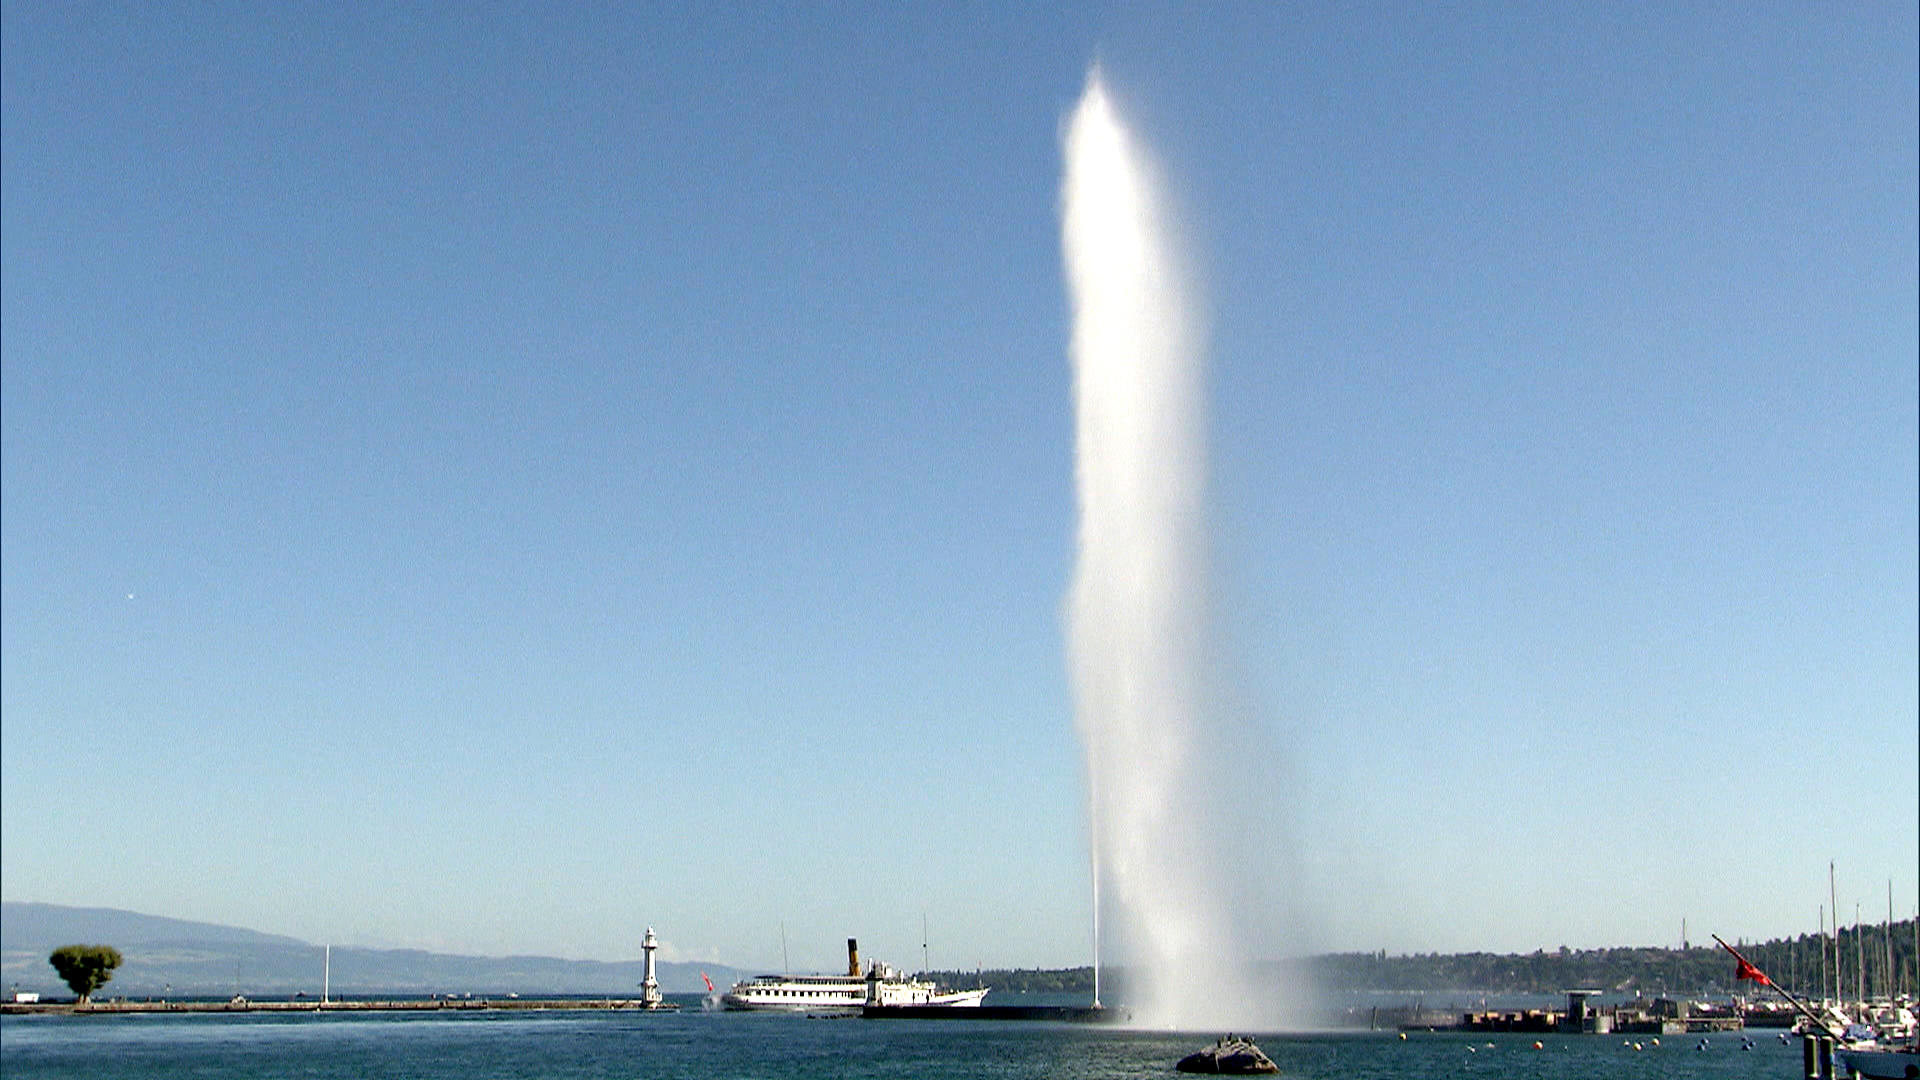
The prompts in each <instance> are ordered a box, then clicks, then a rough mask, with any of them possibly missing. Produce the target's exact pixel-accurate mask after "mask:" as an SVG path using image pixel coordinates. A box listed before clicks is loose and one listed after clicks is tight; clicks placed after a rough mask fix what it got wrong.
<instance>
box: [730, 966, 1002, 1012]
mask: <svg viewBox="0 0 1920 1080" xmlns="http://www.w3.org/2000/svg"><path fill="white" fill-rule="evenodd" d="M986 996H987V991H986V990H985V989H979V990H946V991H942V990H939V989H938V988H936V987H935V986H934V985H933V984H932V983H924V982H918V981H914V980H906V979H890V980H885V981H881V980H868V979H858V978H853V977H850V976H833V975H819V976H811V977H802V978H793V979H783V978H779V977H777V976H761V977H760V978H757V979H748V980H745V981H744V982H738V983H735V984H734V985H733V988H732V989H731V990H729V991H727V993H726V994H724V995H722V996H721V998H720V1004H721V1005H722V1006H723V1007H725V1008H728V1009H733V1010H737V1011H753V1012H797V1013H808V1014H812V1015H822V1014H835V1013H844V1014H852V1013H857V1012H859V1011H861V1010H862V1009H864V1008H866V1007H867V1006H868V1005H887V1006H894V1005H918V1006H925V1007H933V1008H949V1009H966V1008H977V1007H978V1006H979V1005H980V1001H981V999H982V998H985V997H986Z"/></svg>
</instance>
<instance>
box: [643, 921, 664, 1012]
mask: <svg viewBox="0 0 1920 1080" xmlns="http://www.w3.org/2000/svg"><path fill="white" fill-rule="evenodd" d="M659 947H660V939H658V938H656V937H654V936H653V927H651V926H649V927H647V936H646V938H645V939H644V940H642V941H641V942H640V948H641V949H643V950H645V951H646V954H647V964H646V971H647V975H646V978H644V979H641V980H640V1007H641V1008H643V1009H662V1008H666V1007H667V1002H666V999H665V998H663V997H661V996H660V980H659V979H656V978H654V975H653V951H654V950H655V949H658V948H659Z"/></svg>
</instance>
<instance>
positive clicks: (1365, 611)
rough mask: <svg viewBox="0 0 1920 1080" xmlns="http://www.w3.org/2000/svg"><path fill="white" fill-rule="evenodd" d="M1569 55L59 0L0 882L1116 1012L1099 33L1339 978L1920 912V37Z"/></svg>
mask: <svg viewBox="0 0 1920 1080" xmlns="http://www.w3.org/2000/svg"><path fill="white" fill-rule="evenodd" d="M1563 7H1564V6H1544V7H1543V6H1539V5H1512V6H1505V5H1463V6H1453V7H1448V6H1433V7H1420V6H1410V5H1339V6H1332V5H1310V6H1297V7H1294V6H1289V7H1280V6H1269V5H1260V4H1215V5H1174V4H1143V5H1071V4H1069V5H1050V6H1048V7H1047V10H1045V11H1033V10H1028V6H1026V5H1013V4H1004V5H1003V4H975V5H959V4H948V5H874V6H862V5H821V6H798V5H783V6H778V7H773V8H771V9H770V10H761V9H759V8H758V7H745V6H725V5H696V6H692V7H687V8H680V9H674V8H670V7H668V6H666V5H632V6H617V5H613V6H610V5H575V6H571V7H566V8H562V9H560V10H557V11H556V10H549V9H547V8H544V7H535V6H532V5H506V4H498V5H494V4H488V5H455V4H447V5H433V4H421V5H409V6H375V5H358V6H348V7H345V8H341V7H339V6H336V5H319V4H282V5H266V6H262V5H248V4H231V5H220V4H194V5H164V4H138V5H132V4H130V5H113V4H92V5H70V4H52V3H39V2H32V0H27V2H17V3H9V4H7V5H6V7H5V9H4V16H3V18H4V40H3V42H0V46H3V48H4V65H3V67H0V88H3V89H4V98H3V100H0V113H3V119H4V132H3V133H4V140H3V142H4V145H3V147H0V150H3V164H4V177H3V178H0V180H3V183H0V257H3V258H4V274H3V275H0V342H3V345H4V357H3V359H4V394H0V418H3V419H4V430H3V432H0V435H3V442H0V451H3V453H0V469H3V471H4V499H3V500H0V511H3V513H0V555H3V558H0V584H3V586H4V605H3V610H0V620H3V621H0V742H3V745H0V751H3V752H0V892H3V893H4V896H5V897H6V898H7V899H9V900H41V901H49V902H55V903H70V904H85V905H103V906H115V907H126V908H133V909H136V910H141V911H148V912H153V913H156V914H165V915H174V916H178V917H186V918H197V919H207V920H213V921H220V922H231V923H237V924H241V925H246V926H250V927H254V928H256V929H261V930H266V931H272V932H277V933H287V934H293V935H296V936H299V937H302V938H305V939H308V940H312V941H315V942H321V941H329V940H330V941H334V942H342V943H345V942H358V943H373V944H404V945H413V946H421V947H429V948H441V949H452V950H458V951H475V952H537V953H554V954H561V955H577V956H601V955H617V956H630V955H637V952H638V938H639V934H640V932H641V930H642V929H643V928H644V926H645V925H646V924H648V923H651V924H654V925H655V926H657V927H659V928H660V932H661V935H662V937H663V938H664V939H665V940H666V942H668V944H669V951H670V953H672V954H674V955H675V956H676V957H686V958H697V959H706V960H713V961H718V962H724V963H731V964H737V965H740V966H745V967H763V966H773V965H776V964H777V963H778V961H779V955H780V941H781V933H782V927H783V926H784V928H785V933H786V937H787V940H788V943H789V948H790V955H791V962H792V963H793V965H794V966H795V967H831V966H833V965H835V964H836V963H837V962H838V961H837V956H838V955H839V949H840V948H841V942H842V939H844V938H845V937H847V936H850V935H853V936H859V937H861V938H862V940H863V944H865V945H866V946H867V948H868V951H869V952H871V953H875V954H878V955H881V956H885V957H890V958H893V959H894V960H896V961H897V962H903V961H910V962H914V963H917V962H918V960H919V956H918V955H917V953H918V946H919V944H920V936H919V935H920V927H921V919H922V916H923V915H924V916H925V918H926V921H927V923H928V925H929V927H930V939H931V940H930V949H931V959H932V961H933V962H934V963H935V964H936V965H942V966H970V965H973V964H975V963H981V964H986V965H989V966H996V965H1023V966H1025V965H1064V964H1072V963H1079V962H1082V961H1083V959H1084V958H1085V956H1086V955H1087V952H1088V930H1087V925H1086V924H1087V912H1088V907H1089V900H1088V896H1087V854H1086V836H1085V823H1084V820H1083V810H1082V804H1083V791H1082V779H1081V774H1080V747H1079V745H1078V743H1077V741H1076V736H1075V734H1074V728H1073V724H1072V720H1071V712H1070V709H1071V706H1070V703H1069V700H1068V694H1067V690H1066V676H1065V662H1064V643H1063V636H1062V625H1061V604H1062V598H1063V595H1064V591H1065V588H1066V584H1067V580H1068V577H1069V574H1070V572H1071V567H1072V562H1073V536H1074V521H1073V515H1074V508H1073V485H1072V478H1073V472H1072V470H1073V462H1072V457H1071V455H1072V413H1071V409H1072V403H1071V397H1070V381H1069V369H1068V365H1067V359H1066V341H1067V334H1068V326H1067V317H1068V314H1067V312H1068V308H1067V302H1066V297H1065V291H1064V287H1063V284H1062V271H1061V268H1060V252H1059V235H1058V219H1057V212H1058V198H1059V196H1058V185H1059V173H1060V151H1059V142H1058V140H1059V132H1060V125H1061V123H1062V120H1063V118H1064V116H1065V114H1066V112H1067V110H1068V109H1069V108H1070V107H1071V105H1072V103H1073V101H1074V99H1075V98H1076V97H1077V95H1078V93H1079V91H1080V88H1081V86H1082V84H1083V82H1084V80H1085V77H1086V71H1087V67H1088V65H1089V63H1091V62H1092V61H1093V60H1094V59H1095V58H1098V59H1099V60H1100V62H1101V63H1102V65H1103V67H1104V70H1105V71H1106V73H1107V76H1108V78H1109V80H1110V82H1111V84H1112V85H1113V87H1114V89H1115V90H1116V91H1117V93H1118V94H1119V95H1120V97H1121V98H1122V99H1123V101H1124V102H1125V104H1126V107H1127V108H1128V110H1129V113H1130V115H1131V116H1132V118H1133V119H1134V121H1135V123H1136V125H1137V127H1138V128H1139V130H1140V133H1141V135H1142V136H1143V137H1144V138H1145V139H1146V140H1147V141H1148V142H1149V143H1150V144H1151V145H1152V146H1153V147H1154V148H1155V149H1156V151H1157V153H1158V155H1159V157H1160V159H1161V162H1162V165H1163V167H1164V169H1165V172H1166V173H1167V175H1168V177H1169V179H1170V182H1171V184H1172V188H1173V192H1174V195H1175V197H1176V199H1177V201H1178V203H1179V205H1180V206H1181V207H1182V208H1183V215H1182V226H1183V231H1184V233H1185V234H1186V236H1187V238H1188V240H1189V242H1190V245H1191V249H1192V253H1193V258H1194V261H1195V262H1196V263H1197V264H1198V265H1199V267H1200V268H1201V271H1202V274H1203V277H1204V279H1205V280H1204V286H1205V287H1204V293H1205V295H1206V297H1207V301H1206V312H1205V315H1206V319H1207V322H1208V324H1209V325H1210V328H1211V348H1210V350H1209V354H1208V363H1209V376H1210V385H1211V387H1212V393H1213V412H1212V417H1211V425H1212V455H1213V456H1212V468H1213V473H1214V477H1215V484H1214V491H1213V494H1212V501H1213V506H1214V515H1213V516H1214V521H1215V529H1214V542H1215V544H1216V545H1217V548H1218V554H1219V559H1218V562H1219V580H1218V582H1217V587H1218V591H1219V592H1220V594H1221V595H1222V597H1223V598H1224V600H1223V607H1224V614H1225V616H1226V620H1227V622H1228V624H1229V625H1230V627H1231V628H1232V630H1233V631H1234V633H1233V635H1232V646H1231V648H1232V650H1233V654H1234V655H1233V656H1232V658H1231V663H1232V665H1233V666H1234V667H1235V668H1236V670H1238V671H1239V672H1241V675H1242V679H1243V687H1242V691H1243V693H1244V696H1245V698H1246V700H1247V701H1248V702H1250V703H1252V708H1253V709H1254V711H1255V712H1256V713H1257V714H1258V715H1259V716H1260V718H1261V722H1262V724H1263V726H1264V728H1265V730H1266V733H1267V734H1268V735H1269V736H1270V737H1271V747H1266V748H1256V749H1255V750H1254V751H1252V752H1250V754H1249V756H1248V758H1247V759H1246V760H1245V761H1244V762H1243V763H1240V764H1242V766H1243V767H1244V769H1245V771H1248V772H1252V773H1254V774H1255V775H1257V776H1259V777H1260V778H1261V782H1263V783H1268V784H1271V785H1274V786H1276V787H1278V788H1280V789H1281V790H1283V791H1284V792H1285V793H1286V796H1287V797H1286V798H1285V799H1284V800H1282V801H1283V802H1285V803H1286V804H1287V805H1289V806H1290V807H1291V810H1290V812H1289V814H1288V815H1287V819H1286V820H1282V821H1275V822H1274V823H1273V828H1272V831H1271V836H1272V840H1273V843H1275V844H1276V845H1282V846H1284V847H1285V849H1286V861H1288V862H1289V863H1290V864H1291V865H1292V866H1293V867H1294V868H1295V870H1294V873H1295V874H1296V875H1297V876H1296V880H1293V881H1289V882H1287V883H1286V884H1285V888H1286V889H1287V890H1288V891H1289V892H1291V893H1292V894H1294V895H1295V896H1296V897H1297V898H1298V899H1299V900H1300V907H1301V909H1302V910H1303V911H1305V912H1307V913H1308V914H1307V915H1306V916H1305V917H1304V918H1303V921H1302V923H1301V925H1300V926H1298V927H1297V928H1294V929H1295V930H1296V932H1297V936H1298V940H1299V941H1300V943H1301V944H1302V946H1303V947H1312V948H1353V949H1373V948H1386V949H1389V950H1394V951H1403V950H1434V949H1442V950H1451V949H1472V948H1486V949H1501V950H1507V949H1515V950H1518V949H1526V950H1530V949H1532V948H1536V947H1541V946H1545V947H1549V948H1551V947H1555V946H1558V945H1560V944H1568V945H1573V946H1585V945H1604V944H1616V943H1672V942H1676V941H1677V940H1678V938H1679V930H1680V921H1681V920H1682V919H1683V918H1686V919H1688V920H1689V923H1690V926H1691V927H1692V928H1693V935H1694V936H1695V937H1696V938H1702V937H1704V935H1705V933H1706V932H1707V931H1708V930H1718V931H1719V932H1720V933H1722V935H1723V936H1726V937H1728V938H1730V939H1731V938H1734V937H1739V936H1745V937H1749V938H1752V937H1765V936H1771V935H1776V934H1784V933H1788V932H1798V931H1810V930H1812V929H1813V926H1814V921H1815V917H1816V912H1817V910H1818V907H1819V905H1821V904H1823V903H1824V902H1825V901H1826V895H1827V894H1826V863H1827V862H1828V861H1829V860H1833V861H1834V862H1836V863H1837V865H1838V867H1839V878H1840V882H1841V889H1840V892H1841V894H1842V895H1841V908H1842V910H1843V912H1844V913H1846V914H1847V916H1848V917H1849V918H1851V913H1852V906H1853V905H1854V904H1856V903H1857V904H1859V905H1860V908H1861V911H1862V914H1863V916H1864V917H1875V916H1884V914H1885V909H1886V893H1887V888H1888V881H1889V880H1891V882H1892V890H1893V894H1894V906H1895V910H1896V914H1900V915H1910V914H1912V913H1913V911H1914V910H1915V907H1916V903H1917V902H1920V898H1917V897H1916V890H1917V889H1920V885H1917V884H1916V879H1917V878H1920V865H1917V864H1920V854H1916V852H1917V851H1920V835H1917V833H1916V824H1915V815H1914V812H1913V808H1914V806H1915V805H1916V804H1920V781H1917V780H1916V777H1917V776H1920V735H1917V734H1916V731H1920V711H1917V708H1916V700H1917V699H1920V676H1917V675H1916V659H1915V657H1916V653H1920V632H1917V627H1920V614H1917V608H1920V604H1917V603H1916V595H1920V581H1917V580H1916V569H1915V568H1916V564H1917V563H1920V545H1917V544H1916V533H1917V528H1916V521H1917V520H1920V496H1917V493H1916V492H1917V487H1920V485H1917V484H1916V475H1917V473H1920V468H1917V465H1916V446H1917V445H1920V443H1917V436H1916V399H1917V398H1920V380H1917V379H1916V370H1917V368H1920V365H1917V364H1916V354H1917V353H1920V330H1917V329H1916V327H1917V324H1920V317H1917V315H1916V312H1917V311H1920V298H1917V292H1920V287H1917V285H1916V282H1917V281H1920V268H1917V263H1916V245H1917V243H1920V241H1917V240H1916V237H1917V236H1920V231H1917V227H1916V204H1920V184H1917V182H1916V175H1917V173H1920V167H1917V166H1916V159H1917V156H1920V151H1917V150H1916V135H1915V131H1916V128H1920V116H1917V112H1920V110H1917V109H1916V99H1917V98H1920V90H1917V89H1916V68H1917V66H1920V64H1917V62H1916V51H1917V50H1916V37H1917V36H1920V31H1917V30H1916V25H1915V20H1916V16H1915V12H1914V9H1913V6H1912V5H1910V4H1854V5H1829V6H1812V7H1809V6H1805V5H1789V4H1777V5H1763V6H1761V7H1760V8H1758V9H1755V8H1753V7H1750V6H1737V5H1695V6H1689V7H1687V8H1686V9H1685V10H1681V11H1677V12H1668V11H1663V10H1652V9H1648V8H1645V7H1641V6H1629V5H1596V6H1589V8H1588V9H1583V10H1563Z"/></svg>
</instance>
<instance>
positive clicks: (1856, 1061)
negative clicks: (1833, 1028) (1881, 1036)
mask: <svg viewBox="0 0 1920 1080" xmlns="http://www.w3.org/2000/svg"><path fill="white" fill-rule="evenodd" d="M1840 1063H1841V1064H1842V1065H1844V1066H1845V1067H1846V1068H1847V1069H1848V1070H1849V1075H1852V1076H1862V1077H1866V1080H1914V1078H1916V1077H1920V1047H1916V1046H1901V1047H1878V1048H1874V1049H1866V1050H1842V1051H1840Z"/></svg>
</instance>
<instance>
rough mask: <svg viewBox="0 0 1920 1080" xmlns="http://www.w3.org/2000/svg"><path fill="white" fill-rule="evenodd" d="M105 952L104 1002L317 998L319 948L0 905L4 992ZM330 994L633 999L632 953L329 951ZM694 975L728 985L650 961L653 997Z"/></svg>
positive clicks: (184, 925) (223, 931)
mask: <svg viewBox="0 0 1920 1080" xmlns="http://www.w3.org/2000/svg"><path fill="white" fill-rule="evenodd" d="M71 944H100V945H112V946H113V947H114V948H116V949H119V950H120V952H121V955H123V956H124V957H125V958H126V961H125V963H124V964H122V965H121V967H120V969H119V970H118V971H117V972H115V973H114V977H113V981H112V982H111V983H108V984H107V988H106V990H105V991H103V994H104V995H105V996H110V997H121V996H125V997H148V996H156V995H160V994H164V993H171V994H174V995H178V996H188V995H218V996H225V995H229V994H235V993H241V994H246V995H248V996H249V997H266V996H280V995H292V994H296V993H305V994H308V995H311V996H318V995H319V993H320V990H321V981H322V971H323V967H324V964H325V961H324V958H323V954H324V949H323V948H322V946H319V945H313V944H309V943H307V942H304V941H301V940H299V939H297V938H290V937H283V936H280V935H276V934H262V933H259V932H257V931H253V930H245V929H241V928H239V927H232V926H219V925H215V924H213V923H201V922H189V921H187V920H184V919H168V918H162V917H160V916H156V915H143V914H140V913H138V912H133V911H120V910H116V909H113V908H78V907H64V906H61V905H58V904H33V903H16V902H11V901H10V902H6V903H0V984H4V987H5V989H7V990H12V989H13V988H14V987H15V986H18V988H19V989H21V990H37V991H39V992H41V993H44V994H53V995H65V994H66V993H67V990H66V987H65V985H64V984H63V983H61V981H60V979H59V976H57V975H55V974H54V971H53V968H52V966H51V965H49V964H48V963H47V954H48V953H50V952H52V951H53V950H54V949H56V948H58V947H59V946H61V945H71ZM332 971H333V977H332V992H333V993H334V994H336V995H362V994H432V993H439V994H460V993H472V994H493V995H501V994H507V993H519V994H523V995H533V994H606V995H609V996H621V995H629V994H633V993H635V992H636V988H637V987H638V986H639V983H640V979H641V977H642V974H643V973H642V964H641V961H640V959H639V958H638V957H635V958H633V959H631V960H620V961H611V962H603V961H593V960H563V959H559V958H556V957H545V956H509V957H486V956H457V955H451V954H447V953H432V952H424V951H421V950H418V949H361V948H344V947H339V946H336V947H335V948H334V950H333V968H332ZM702 971H705V972H706V973H707V974H708V975H709V976H710V977H712V979H713V981H714V982H715V983H716V984H718V985H721V986H725V985H727V984H728V983H731V982H733V981H734V980H735V979H737V978H739V977H740V972H739V971H738V970H737V969H734V968H730V967H725V966H722V965H705V966H703V965H700V964H679V963H665V962H662V963H660V964H659V978H660V984H661V987H662V989H664V990H666V991H667V992H668V993H694V992H698V991H702V990H704V989H705V985H704V984H703V983H702V982H701V979H700V973H701V972H702Z"/></svg>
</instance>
